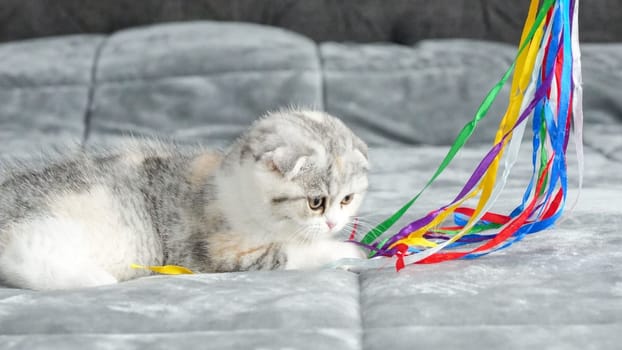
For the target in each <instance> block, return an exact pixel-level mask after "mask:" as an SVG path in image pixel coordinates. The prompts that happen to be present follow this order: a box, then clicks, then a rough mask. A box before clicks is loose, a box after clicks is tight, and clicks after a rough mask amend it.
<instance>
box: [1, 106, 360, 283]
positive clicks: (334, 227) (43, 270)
mask: <svg viewBox="0 0 622 350" xmlns="http://www.w3.org/2000/svg"><path fill="white" fill-rule="evenodd" d="M66 158H67V159H65V160H63V161H61V162H54V163H52V164H50V165H47V166H45V167H42V168H40V169H38V170H33V169H30V170H25V169H22V170H20V171H13V173H11V175H10V176H9V177H8V178H7V179H6V180H5V181H4V182H3V183H2V184H1V185H0V281H2V282H3V283H5V284H8V285H11V286H15V287H22V288H31V289H61V288H74V287H86V286H97V285H103V284H110V283H115V282H118V281H123V280H128V279H131V278H136V277H139V276H144V275H147V274H149V272H147V271H145V270H136V269H132V268H130V265H131V264H132V263H137V264H142V265H165V264H173V265H182V266H186V267H188V268H190V269H191V270H193V271H195V272H224V271H243V270H269V269H283V268H285V269H305V268H315V267H319V266H322V265H324V264H327V263H329V262H331V261H335V260H338V259H340V258H356V257H362V253H361V251H360V250H359V249H358V248H357V247H356V246H354V245H353V244H350V243H346V242H341V241H337V240H335V239H334V238H333V236H334V234H335V233H337V232H338V231H340V230H341V229H342V228H344V226H345V225H346V224H347V223H348V222H349V221H350V220H351V218H352V217H353V216H354V215H355V213H356V211H357V209H358V207H359V205H360V203H361V201H362V199H363V196H364V194H365V191H366V189H367V168H368V162H367V147H366V145H365V144H364V143H363V142H362V141H361V140H360V139H359V138H358V137H356V136H355V135H354V134H353V133H352V132H351V131H350V130H349V129H348V128H347V127H346V126H345V125H344V124H343V123H342V122H341V121H339V120H338V119H336V118H334V117H331V116H329V115H327V114H325V113H321V112H313V111H283V112H278V113H273V114H270V115H268V116H266V117H264V118H261V119H259V120H258V121H257V122H255V123H254V124H253V126H252V127H251V128H250V129H249V130H248V132H246V133H245V134H244V135H242V136H241V137H240V138H239V139H238V140H237V141H236V142H235V143H234V144H233V145H232V146H231V147H230V148H229V150H228V151H227V152H225V154H224V155H220V154H217V153H213V152H209V151H205V150H202V149H186V148H183V147H178V146H172V145H165V144H155V143H144V142H143V143H135V144H133V145H132V146H131V147H128V148H126V149H124V150H123V151H119V152H108V153H106V154H102V153H99V154H97V153H93V152H80V153H78V154H77V155H75V156H72V157H66Z"/></svg>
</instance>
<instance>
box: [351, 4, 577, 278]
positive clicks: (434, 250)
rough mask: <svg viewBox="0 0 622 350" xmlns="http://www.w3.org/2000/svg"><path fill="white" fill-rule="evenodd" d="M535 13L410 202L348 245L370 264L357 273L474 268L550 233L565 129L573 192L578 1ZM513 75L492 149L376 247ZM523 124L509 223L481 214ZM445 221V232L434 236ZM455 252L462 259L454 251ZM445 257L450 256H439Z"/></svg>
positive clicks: (562, 180)
mask: <svg viewBox="0 0 622 350" xmlns="http://www.w3.org/2000/svg"><path fill="white" fill-rule="evenodd" d="M538 5H539V1H537V0H532V2H531V5H530V7H529V12H528V15H527V19H526V21H525V26H524V28H523V33H522V35H521V41H520V45H519V49H518V53H517V55H516V58H515V60H514V62H513V63H512V65H511V66H510V68H509V69H508V70H507V71H506V72H505V74H504V75H503V77H502V78H501V80H500V81H499V82H498V83H497V84H496V85H495V86H494V87H493V88H492V89H491V90H490V92H489V93H488V94H487V95H486V97H485V98H484V101H483V102H482V104H481V105H480V107H479V109H478V110H477V111H476V113H475V116H474V117H473V119H472V120H471V121H469V122H468V123H467V124H466V125H465V126H464V127H463V129H462V130H461V132H460V133H459V134H458V137H457V138H456V140H455V142H454V144H453V145H452V146H451V147H450V149H449V152H448V154H447V155H446V156H445V158H444V159H443V160H442V162H441V164H440V166H439V167H438V168H437V170H436V171H435V172H434V174H433V175H432V177H431V178H430V180H429V181H428V182H427V183H426V184H425V185H424V187H423V189H421V191H419V193H417V194H416V195H415V196H414V197H413V198H412V199H411V200H410V201H408V202H407V203H406V204H405V205H404V206H402V207H401V208H400V209H399V210H397V211H396V212H395V213H394V214H393V215H392V216H390V217H389V218H388V219H386V220H385V221H383V222H382V223H380V224H379V225H378V226H376V227H375V228H373V229H372V230H370V231H369V232H368V233H367V234H366V235H365V236H364V237H363V238H362V239H361V240H360V242H357V243H358V244H360V245H362V246H365V247H367V248H369V249H370V252H371V253H370V257H372V258H373V257H375V258H377V259H372V260H368V261H366V262H364V263H362V264H361V265H362V266H365V267H373V266H382V265H383V264H384V262H383V261H382V260H384V259H386V258H392V259H395V264H396V268H397V269H398V270H399V269H401V268H403V267H404V266H405V265H408V264H413V263H438V262H442V261H446V260H453V259H458V258H477V257H479V256H482V255H485V254H489V253H491V252H493V251H495V250H499V249H503V248H506V247H508V246H510V245H512V244H513V243H514V242H516V241H519V240H520V239H522V238H523V237H524V236H525V235H527V234H531V233H534V232H538V231H541V230H543V229H546V228H548V227H550V226H551V225H553V224H554V223H555V222H556V221H557V220H558V219H559V218H560V216H561V214H562V212H563V210H564V207H565V204H566V195H567V192H568V191H567V187H568V179H567V164H566V150H567V146H568V143H569V137H570V135H571V133H570V129H571V125H573V126H574V134H573V136H574V139H575V140H574V142H575V146H576V152H577V158H578V166H579V189H580V188H581V186H582V182H583V148H582V140H581V138H582V135H581V131H582V124H583V123H582V121H583V115H582V103H581V102H582V90H581V65H580V52H579V40H578V22H577V18H578V0H544V1H543V2H542V5H541V6H538ZM512 73H513V78H512V83H511V89H510V97H509V103H508V107H507V109H506V112H505V114H504V116H503V117H502V119H501V122H500V125H499V129H498V131H497V134H496V136H495V139H494V142H493V147H492V148H491V150H490V151H489V152H488V153H487V154H486V155H485V156H484V158H483V159H482V161H481V162H480V163H479V165H478V166H477V167H476V169H475V171H474V172H473V174H472V175H471V177H470V178H469V179H468V180H467V183H466V184H465V185H464V187H463V188H462V190H461V191H460V192H459V193H458V195H457V196H456V197H455V198H454V199H453V200H452V201H451V202H450V203H449V204H447V205H445V206H443V207H441V208H439V209H437V210H434V211H431V212H430V213H428V214H427V215H426V216H424V217H422V218H420V219H417V220H415V221H413V222H411V223H410V224H408V225H406V226H405V227H403V228H402V229H400V230H399V231H398V232H397V233H395V234H394V235H393V236H390V237H384V236H385V234H386V233H387V232H388V230H389V229H390V228H391V227H392V226H393V225H394V224H395V223H396V222H397V221H398V220H399V219H400V218H401V217H402V216H403V215H405V214H406V213H407V212H408V210H409V209H410V208H411V207H412V206H413V204H415V202H416V201H417V200H418V198H419V197H420V196H421V195H422V194H423V193H424V192H425V191H426V190H427V189H428V188H429V187H430V186H431V185H432V183H433V182H434V181H435V180H436V178H437V177H438V176H439V175H440V174H441V173H442V172H443V171H444V170H445V169H446V168H447V167H448V166H449V165H450V163H451V161H452V160H453V159H454V157H455V156H456V154H457V153H458V152H459V151H460V149H461V148H462V147H463V146H464V144H465V143H466V142H467V140H468V139H469V138H470V136H471V135H472V134H473V132H474V130H475V128H476V126H477V124H478V123H479V121H481V120H482V119H483V118H485V117H486V114H487V112H488V110H489V109H490V106H491V105H492V103H493V102H494V101H495V99H496V97H497V95H498V94H499V92H500V91H501V89H502V87H503V86H504V85H505V84H506V83H507V81H508V80H509V78H510V76H511V75H512ZM529 117H531V119H532V130H533V138H532V143H531V144H532V147H533V155H532V159H531V160H532V175H531V179H530V182H529V184H528V185H527V188H526V189H525V192H524V194H523V196H522V200H521V202H520V203H519V204H518V205H517V206H516V208H515V209H514V210H512V211H511V212H510V213H508V214H507V215H505V214H497V213H492V212H489V210H490V209H491V207H492V205H493V204H494V203H495V201H496V199H497V198H498V197H499V195H500V194H501V192H502V190H503V188H504V186H505V184H506V182H507V179H508V177H509V175H510V170H511V168H512V166H513V165H514V163H515V162H516V161H517V159H518V153H519V149H520V146H521V143H522V139H523V133H524V130H525V127H526V125H527V124H526V120H527V119H529ZM500 168H501V169H502V171H500ZM472 198H477V204H476V206H475V208H466V207H464V206H463V204H464V202H466V201H467V200H469V199H472ZM452 216H453V218H454V224H453V225H452V226H442V227H440V228H439V226H440V225H441V224H442V223H443V222H445V221H446V220H447V219H448V218H450V217H452ZM473 245H475V246H473ZM459 247H463V248H464V247H468V249H466V250H454V249H455V248H459ZM448 249H449V250H452V251H444V250H448Z"/></svg>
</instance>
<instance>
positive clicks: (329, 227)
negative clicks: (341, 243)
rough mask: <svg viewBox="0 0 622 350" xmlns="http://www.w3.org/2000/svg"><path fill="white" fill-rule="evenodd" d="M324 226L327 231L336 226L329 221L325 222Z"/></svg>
mask: <svg viewBox="0 0 622 350" xmlns="http://www.w3.org/2000/svg"><path fill="white" fill-rule="evenodd" d="M326 225H327V226H328V229H330V230H332V229H333V227H335V225H337V224H336V223H334V222H332V221H330V220H326Z"/></svg>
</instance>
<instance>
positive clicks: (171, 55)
mask: <svg viewBox="0 0 622 350" xmlns="http://www.w3.org/2000/svg"><path fill="white" fill-rule="evenodd" d="M514 51H515V48H514V47H512V46H508V45H503V44H495V43H489V42H477V41H466V40H436V41H424V42H422V43H420V44H418V45H417V46H413V47H407V46H398V45H392V44H382V43H378V44H365V45H363V44H347V43H323V44H320V45H317V44H315V43H313V42H312V41H310V40H309V39H307V38H305V37H302V36H299V35H296V34H293V33H291V32H287V31H284V30H280V29H275V28H269V27H262V26H257V25H250V24H240V23H212V22H195V23H184V24H166V25H157V26H152V27H143V28H136V29H131V30H125V31H121V32H118V33H115V34H113V35H110V36H100V35H87V36H68V37H55V38H49V39H38V40H30V41H24V42H13V43H6V44H2V45H0V155H1V156H2V157H28V156H29V155H31V154H33V152H36V151H37V150H39V149H41V148H49V147H57V146H62V145H66V144H67V143H70V142H76V143H83V144H86V145H91V144H97V143H104V144H107V143H114V142H117V141H118V140H119V139H122V138H124V137H126V136H125V135H128V134H133V135H145V136H148V135H156V136H166V137H170V138H173V139H176V140H179V141H181V142H201V143H204V144H207V145H209V146H212V147H216V148H222V147H225V146H226V145H227V144H228V143H229V142H231V140H232V139H233V138H234V137H235V136H236V135H237V134H239V133H240V132H241V131H242V130H244V128H245V127H247V126H248V125H249V123H250V122H251V121H252V120H253V119H254V118H256V117H257V116H259V115H260V114H262V113H264V112H265V111H267V110H273V109H276V108H278V107H281V106H287V105H300V106H311V107H315V108H319V109H324V110H326V111H328V112H330V113H333V114H335V115H337V116H340V117H342V118H343V119H344V121H345V122H346V123H347V124H348V125H349V126H351V127H352V128H353V129H354V130H355V132H356V133H358V134H359V135H360V136H362V137H363V138H364V139H365V140H366V141H367V142H368V143H369V145H370V158H371V162H372V165H373V169H372V172H371V178H370V184H371V189H370V193H369V195H368V197H367V199H366V201H365V204H364V206H363V208H362V210H361V216H363V217H365V218H366V220H368V221H374V222H378V221H380V220H382V219H383V218H385V217H386V216H387V215H389V214H390V213H392V211H394V210H395V209H396V208H398V207H399V206H400V205H401V204H403V203H404V202H405V201H407V200H408V199H409V198H410V196H411V195H413V194H414V193H416V192H417V191H418V190H419V189H420V188H421V187H422V186H423V185H424V184H425V182H427V180H428V178H429V177H430V176H431V175H432V173H433V171H434V170H435V167H436V166H437V165H438V164H439V162H440V160H441V159H442V158H443V156H444V155H445V153H446V152H447V149H448V147H447V145H448V144H450V143H451V141H452V139H453V137H454V136H455V135H456V134H457V132H458V130H460V128H461V127H462V126H463V125H464V123H465V122H466V121H467V120H469V119H470V118H471V116H472V114H473V112H474V111H475V109H476V107H477V106H478V104H479V102H480V101H481V99H482V98H483V96H484V95H485V93H486V92H487V91H488V89H489V88H490V87H492V85H493V84H494V83H495V82H496V80H498V79H499V77H500V76H501V74H502V72H503V71H504V70H505V69H506V68H507V66H508V65H509V63H510V62H511V59H512V57H513V55H514ZM583 62H584V81H585V85H584V89H585V117H586V125H585V145H586V150H585V152H586V154H585V163H586V164H585V165H586V168H585V185H584V188H583V190H582V192H581V195H580V198H579V200H578V202H577V205H576V207H574V209H573V210H572V211H569V213H568V215H567V217H566V218H565V219H564V220H562V221H561V222H560V223H558V224H557V225H556V226H555V227H554V228H552V229H549V230H547V231H544V232H541V233H538V234H535V235H531V236H528V237H526V238H525V239H524V240H523V241H521V242H519V243H517V244H515V245H513V246H512V247H510V248H509V249H506V250H503V251H500V252H497V253H494V254H491V255H488V256H486V257H483V258H480V259H476V260H468V261H467V260H460V261H452V262H447V263H442V264H436V265H414V266H408V267H407V268H405V269H404V270H402V271H400V272H399V273H397V272H395V269H394V268H393V266H392V264H391V263H390V262H388V263H387V266H386V267H385V268H381V269H373V270H365V271H362V272H360V273H354V272H349V271H343V270H335V269H322V270H318V271H270V272H252V273H246V272H242V273H226V274H200V275H184V276H152V277H147V278H142V279H138V280H134V281H130V282H125V283H121V284H118V285H111V286H104V287H99V288H91V289H79V290H69V291H53V292H34V291H28V290H19V289H12V288H3V287H0V349H49V348H56V349H170V348H183V349H205V348H214V349H229V348H235V349H385V348H386V349H455V348H463V349H486V348H504V349H518V348H533V349H618V348H620V346H621V345H620V344H622V335H621V334H622V332H621V331H622V267H621V266H622V236H621V235H620V227H621V226H622V181H621V175H620V172H622V156H621V154H622V95H621V91H622V45H620V44H587V45H584V46H583ZM503 95H504V96H501V97H500V100H499V101H498V103H496V104H495V105H494V106H493V108H492V109H491V111H490V116H489V117H488V118H487V119H486V120H485V121H483V122H482V124H481V127H480V128H479V130H478V131H477V132H476V134H475V135H474V136H473V139H472V140H471V142H470V143H469V144H468V145H467V148H465V149H464V150H463V151H462V152H461V153H460V154H459V156H458V157H457V159H456V160H455V161H454V163H453V164H452V165H451V166H450V167H449V168H448V170H447V171H446V172H445V173H444V174H443V175H442V176H441V177H440V178H439V179H438V181H436V182H435V184H434V185H433V186H432V187H431V188H430V189H429V190H428V191H427V192H426V194H425V195H424V196H423V197H422V198H421V200H420V201H419V202H418V204H417V205H416V206H415V207H414V208H413V209H412V211H411V212H410V213H409V214H408V215H407V216H408V218H411V219H412V218H415V217H419V216H421V215H422V214H425V213H427V212H428V211H430V210H432V209H435V208H437V207H439V206H441V205H444V204H446V203H448V202H449V201H450V200H451V199H453V197H454V196H455V194H456V193H457V191H459V189H460V188H461V185H462V184H464V183H465V181H466V179H467V178H468V176H469V175H470V173H471V172H472V171H473V169H474V168H475V166H476V164H477V163H478V161H479V160H480V159H481V158H482V156H483V155H484V153H485V152H486V150H487V143H489V141H490V140H491V139H492V135H493V134H494V132H495V130H496V125H495V124H496V123H497V121H498V118H499V115H500V114H501V113H502V112H503V108H504V106H505V101H504V99H505V98H507V90H504V92H503ZM530 147H531V146H530V142H529V141H528V140H527V141H526V142H525V144H524V147H523V148H522V150H521V152H522V155H521V157H520V159H521V160H520V161H519V163H518V164H517V165H516V167H515V170H514V171H513V173H512V174H513V175H512V177H511V179H510V181H509V183H508V186H507V189H506V191H505V192H504V194H503V195H502V197H501V198H500V200H499V204H498V206H497V209H499V210H500V211H503V210H507V209H510V208H512V207H514V206H516V204H518V201H519V200H520V198H521V196H522V193H523V190H524V188H525V186H526V183H527V181H528V179H529V176H530V174H531V159H530V152H531V150H530ZM572 147H573V145H571V146H570V149H573V148H572ZM568 161H569V172H570V180H571V181H570V185H571V186H570V191H571V192H570V201H569V208H570V207H571V204H572V203H573V202H574V199H575V198H576V197H577V194H578V191H577V189H576V188H577V176H576V175H577V170H576V157H575V156H574V153H573V152H569V155H568Z"/></svg>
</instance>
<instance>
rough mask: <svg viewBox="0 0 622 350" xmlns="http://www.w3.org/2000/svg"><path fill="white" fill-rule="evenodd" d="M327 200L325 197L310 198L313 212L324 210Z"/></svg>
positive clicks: (310, 206)
mask: <svg viewBox="0 0 622 350" xmlns="http://www.w3.org/2000/svg"><path fill="white" fill-rule="evenodd" d="M325 201H326V199H325V198H324V197H311V198H309V208H311V210H320V209H322V208H324V202H325Z"/></svg>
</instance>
